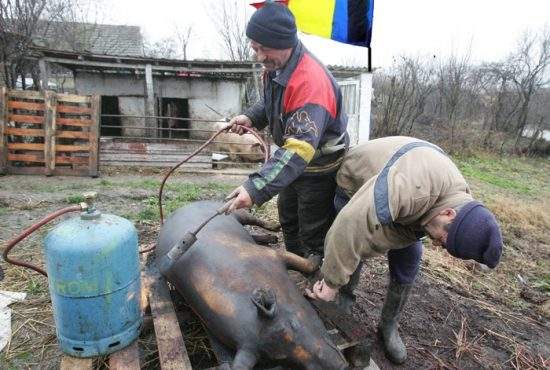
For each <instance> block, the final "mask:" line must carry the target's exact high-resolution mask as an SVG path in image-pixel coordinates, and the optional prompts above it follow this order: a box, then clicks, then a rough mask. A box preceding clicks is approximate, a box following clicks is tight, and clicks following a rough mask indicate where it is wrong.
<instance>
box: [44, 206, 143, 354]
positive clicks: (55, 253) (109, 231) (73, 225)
mask: <svg viewBox="0 0 550 370" xmlns="http://www.w3.org/2000/svg"><path fill="white" fill-rule="evenodd" d="M44 254H45V256H46V268H47V272H48V283H49V287H50V295H51V299H52V306H53V313H54V318H55V326H56V331H57V338H58V341H59V345H60V347H61V350H62V351H63V352H65V353H67V354H70V355H71V356H76V357H91V356H97V355H104V354H108V353H111V352H115V351H117V350H119V349H121V348H123V347H125V346H127V345H129V344H130V343H131V342H132V341H133V340H134V339H136V338H137V336H138V334H139V330H140V327H141V322H142V317H141V310H140V297H141V294H140V286H141V284H140V268H139V256H138V237H137V232H136V229H135V228H134V225H133V224H132V223H131V222H130V221H128V220H126V219H124V218H122V217H118V216H115V215H109V214H101V213H100V212H99V211H97V210H95V209H93V208H91V209H90V210H89V211H87V212H82V213H81V215H80V216H79V217H74V218H71V219H69V220H66V221H64V222H62V223H60V224H59V225H57V226H56V227H55V228H54V229H53V230H52V231H50V232H49V233H48V235H47V236H46V239H45V241H44Z"/></svg>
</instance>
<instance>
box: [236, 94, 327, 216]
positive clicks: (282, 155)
mask: <svg viewBox="0 0 550 370" xmlns="http://www.w3.org/2000/svg"><path fill="white" fill-rule="evenodd" d="M329 120H330V115H329V113H328V112H327V111H326V109H325V108H324V107H322V106H320V105H317V104H305V105H303V106H301V107H299V108H298V109H296V110H295V111H294V112H293V113H292V114H289V115H288V119H287V121H286V122H285V125H284V127H285V133H284V145H283V146H282V147H281V148H279V149H278V150H277V151H276V152H275V153H274V154H273V156H272V157H271V158H270V159H269V161H268V162H267V163H266V164H265V165H264V166H263V167H262V168H261V169H260V170H259V171H258V172H255V173H253V174H251V175H250V177H249V179H248V180H247V181H246V182H245V183H244V184H243V186H244V187H245V189H246V190H247V191H248V193H249V194H250V197H251V198H252V200H253V201H254V203H255V204H257V205H261V204H263V203H265V202H267V201H268V200H269V199H271V198H272V197H273V196H275V195H276V194H278V193H279V192H280V191H281V190H282V189H284V188H285V187H287V186H288V185H290V183H292V182H293V181H294V180H295V179H296V178H297V177H298V176H300V175H301V174H302V173H303V172H304V170H305V168H306V167H307V165H308V163H309V162H310V161H311V159H312V158H313V156H314V154H315V150H316V149H317V147H318V145H319V142H320V140H321V137H322V136H323V133H324V130H325V127H326V126H327V124H328V122H329Z"/></svg>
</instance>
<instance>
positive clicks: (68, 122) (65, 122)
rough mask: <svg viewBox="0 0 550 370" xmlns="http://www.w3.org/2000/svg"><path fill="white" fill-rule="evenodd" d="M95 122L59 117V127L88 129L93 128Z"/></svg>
mask: <svg viewBox="0 0 550 370" xmlns="http://www.w3.org/2000/svg"><path fill="white" fill-rule="evenodd" d="M93 124H94V121H92V120H91V119H77V118H61V117H57V125H58V126H79V127H88V126H92V125H93Z"/></svg>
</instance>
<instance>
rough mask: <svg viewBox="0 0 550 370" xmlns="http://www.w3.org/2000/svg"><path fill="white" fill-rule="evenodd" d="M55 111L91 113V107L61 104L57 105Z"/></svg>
mask: <svg viewBox="0 0 550 370" xmlns="http://www.w3.org/2000/svg"><path fill="white" fill-rule="evenodd" d="M57 111H58V112H60V113H76V114H92V108H90V107H77V106H74V105H63V104H59V105H58V106H57Z"/></svg>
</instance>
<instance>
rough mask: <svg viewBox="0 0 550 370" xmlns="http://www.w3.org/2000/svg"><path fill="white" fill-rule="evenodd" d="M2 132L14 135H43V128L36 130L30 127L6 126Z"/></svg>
mask: <svg viewBox="0 0 550 370" xmlns="http://www.w3.org/2000/svg"><path fill="white" fill-rule="evenodd" d="M4 134H5V135H15V136H44V130H37V129H32V128H15V127H6V128H5V129H4Z"/></svg>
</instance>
